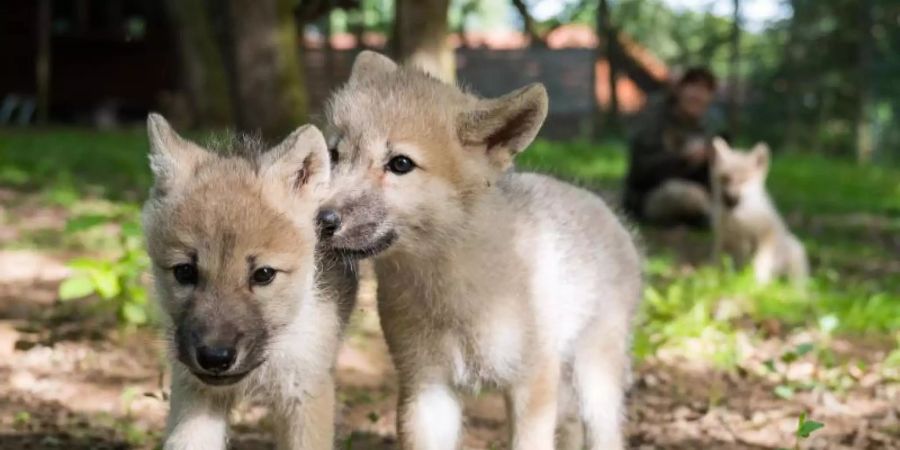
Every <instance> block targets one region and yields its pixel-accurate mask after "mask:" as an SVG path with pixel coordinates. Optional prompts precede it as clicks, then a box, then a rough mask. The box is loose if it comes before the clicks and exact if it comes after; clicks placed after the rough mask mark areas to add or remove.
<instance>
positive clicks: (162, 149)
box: [147, 113, 207, 197]
mask: <svg viewBox="0 0 900 450" xmlns="http://www.w3.org/2000/svg"><path fill="white" fill-rule="evenodd" d="M147 137H148V138H149V140H150V169H151V170H152V171H153V177H154V185H153V194H152V195H154V196H158V197H164V196H165V195H166V193H168V192H169V191H171V190H172V189H174V188H176V187H177V186H178V185H179V184H180V183H182V182H183V181H184V180H185V179H187V178H188V177H190V175H191V173H192V172H193V170H194V168H195V167H196V166H197V165H198V164H200V163H201V162H202V161H203V159H204V158H205V157H206V155H207V152H206V150H203V149H202V148H200V147H199V146H197V145H196V144H194V143H193V142H190V141H188V140H186V139H183V138H182V137H181V136H179V135H178V133H176V132H175V130H174V129H172V126H171V125H169V122H167V121H166V119H165V118H163V116H161V115H159V114H156V113H150V115H148V116H147Z"/></svg>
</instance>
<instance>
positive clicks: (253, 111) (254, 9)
mask: <svg viewBox="0 0 900 450" xmlns="http://www.w3.org/2000/svg"><path fill="white" fill-rule="evenodd" d="M230 6H231V8H230V9H231V11H230V13H231V22H232V26H233V30H232V32H233V36H232V39H233V40H234V71H235V83H236V84H237V90H236V91H237V97H238V104H239V105H240V108H239V110H238V121H237V122H238V128H240V129H242V130H244V131H250V132H254V131H260V132H261V133H262V135H263V136H264V137H266V138H269V139H273V138H280V137H281V136H282V135H283V134H284V133H286V132H288V131H290V130H291V129H293V128H295V127H297V126H299V125H300V124H301V123H303V122H304V121H305V120H306V115H307V98H306V89H305V86H304V83H303V74H302V71H301V68H300V48H299V45H298V44H297V39H298V34H297V26H296V24H295V22H294V14H293V11H292V9H293V2H292V1H291V0H231V1H230Z"/></svg>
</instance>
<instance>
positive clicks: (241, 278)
mask: <svg viewBox="0 0 900 450" xmlns="http://www.w3.org/2000/svg"><path fill="white" fill-rule="evenodd" d="M147 128H148V132H149V137H150V165H151V168H152V169H153V174H154V177H155V184H154V186H153V189H152V191H151V194H150V198H149V200H148V201H147V203H146V204H145V206H144V216H143V220H144V230H145V233H146V236H147V248H148V251H149V254H150V258H151V260H152V262H153V275H154V278H155V283H156V290H157V296H158V299H159V303H160V305H161V309H162V310H163V311H164V313H165V314H164V318H165V320H166V321H167V329H168V335H167V343H168V344H169V345H170V348H171V350H170V354H171V357H172V395H171V410H170V412H169V419H168V429H167V436H166V440H165V444H164V448H166V449H173V450H174V449H183V450H187V449H198V450H199V449H203V450H216V449H224V448H225V446H226V440H227V438H226V434H227V418H228V414H229V411H230V409H231V408H232V406H233V405H234V404H235V403H236V402H238V401H239V400H241V399H242V398H246V397H249V396H255V397H257V398H259V399H262V400H263V401H264V402H266V403H267V404H268V405H269V406H270V410H271V413H272V415H273V417H274V418H275V420H274V421H275V424H276V425H275V429H276V441H277V444H278V448H279V449H285V450H287V449H291V450H300V449H303V450H311V449H315V450H323V449H331V448H332V446H333V435H334V424H333V420H334V410H335V405H334V401H335V399H334V395H335V393H334V380H333V376H332V371H333V368H334V360H335V355H336V354H337V351H338V346H339V342H340V334H341V330H342V329H343V326H344V323H345V321H346V319H347V316H348V315H349V312H350V310H351V309H352V301H353V298H354V294H355V292H354V291H355V286H356V285H355V278H354V277H353V275H352V272H351V269H352V267H345V266H342V265H340V264H337V263H329V262H328V261H326V260H325V259H322V260H319V261H317V259H316V256H317V255H316V253H317V252H316V247H317V232H316V229H315V214H316V210H317V209H318V207H319V203H320V200H321V198H322V195H323V194H324V193H325V189H326V187H327V183H328V179H329V168H328V152H327V147H326V145H325V141H324V138H323V137H322V134H321V133H320V132H319V131H318V130H317V129H316V128H315V127H312V126H304V127H300V128H299V129H297V130H296V131H294V132H293V133H292V134H291V135H290V136H288V137H287V138H286V139H285V140H284V141H283V142H282V143H281V144H279V145H278V146H276V147H274V148H272V149H271V150H268V151H263V150H264V149H263V148H262V147H261V144H259V143H256V142H252V141H249V140H243V141H238V142H236V143H235V144H234V145H235V146H236V147H235V148H234V149H233V150H232V151H231V152H230V153H222V152H211V151H207V150H205V149H203V148H201V147H199V146H197V145H196V144H194V143H192V142H189V141H187V140H184V139H182V138H181V137H179V136H178V135H177V134H176V133H175V131H174V130H172V128H171V127H170V126H169V124H168V123H167V122H166V121H165V119H163V118H162V117H161V116H159V115H156V114H151V115H150V116H149V118H148V120H147Z"/></svg>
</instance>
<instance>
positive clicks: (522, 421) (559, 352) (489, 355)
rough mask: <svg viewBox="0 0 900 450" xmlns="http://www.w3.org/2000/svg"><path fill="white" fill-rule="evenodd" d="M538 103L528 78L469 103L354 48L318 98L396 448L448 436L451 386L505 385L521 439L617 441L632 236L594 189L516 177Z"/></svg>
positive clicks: (326, 210)
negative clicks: (386, 355)
mask: <svg viewBox="0 0 900 450" xmlns="http://www.w3.org/2000/svg"><path fill="white" fill-rule="evenodd" d="M546 114H547V93H546V91H545V90H544V88H543V86H541V85H537V84H535V85H530V86H527V87H525V88H522V89H520V90H517V91H515V92H512V93H510V94H508V95H506V96H503V97H500V98H494V99H482V98H478V97H476V96H474V95H472V94H469V93H466V92H463V91H461V90H460V89H458V88H457V87H455V86H451V85H448V84H444V83H442V82H440V81H438V80H436V79H434V78H432V77H430V76H428V75H426V74H424V73H423V72H421V71H419V70H417V69H414V68H408V67H399V66H397V65H396V64H395V63H394V62H393V61H391V60H390V59H388V58H386V57H384V56H381V55H379V54H376V53H372V52H363V53H361V54H360V55H359V56H358V57H357V59H356V62H355V63H354V66H353V70H352V74H351V77H350V80H349V82H348V83H347V84H346V85H345V86H344V87H343V88H341V89H340V90H339V91H337V92H336V93H335V94H334V97H333V98H332V100H331V103H330V108H329V113H328V117H329V121H330V127H331V135H332V140H331V142H330V144H331V146H330V152H331V157H332V163H333V169H332V186H331V189H332V195H331V196H330V198H329V200H327V201H326V202H325V203H324V206H323V209H322V211H321V212H320V214H319V221H320V222H321V223H322V225H321V229H322V230H323V233H324V234H325V235H327V237H328V243H329V244H330V245H331V246H332V247H333V248H334V249H336V250H338V251H341V252H343V253H344V254H348V255H355V256H374V257H375V258H374V261H375V267H376V272H377V276H378V310H379V314H380V317H381V324H382V328H383V330H384V334H385V337H386V340H387V342H388V346H389V349H390V352H391V355H392V358H393V361H394V364H395V366H396V368H397V371H398V375H399V383H400V398H399V407H398V408H399V410H398V424H397V427H398V434H399V440H400V446H401V448H403V449H456V448H459V446H460V440H461V436H460V435H461V426H462V407H461V403H460V398H459V395H460V394H461V393H463V392H465V391H476V390H478V389H479V388H480V387H481V386H494V387H498V388H500V389H502V390H503V391H504V392H505V394H506V398H507V411H508V416H509V417H510V421H511V422H510V424H511V431H512V433H511V445H512V448H514V449H519V450H541V449H546V450H550V449H553V448H555V447H554V441H555V438H556V429H557V426H558V425H560V426H559V432H560V435H559V438H558V439H559V441H558V443H559V445H560V446H561V447H564V448H582V447H581V442H580V441H581V440H582V437H583V436H582V435H581V434H582V433H581V432H580V430H581V429H582V427H581V423H582V422H583V424H584V429H586V431H587V436H586V437H587V446H588V448H590V449H594V450H600V449H603V450H609V449H618V448H622V446H623V436H622V421H623V391H624V389H625V384H626V378H627V373H628V370H629V358H628V350H629V334H630V333H629V330H630V324H631V318H632V314H633V312H634V310H635V306H636V305H637V304H638V301H639V298H640V296H641V270H640V258H639V255H638V252H637V251H636V249H635V246H634V244H633V243H632V238H631V235H630V234H629V232H628V231H626V229H625V228H624V227H623V226H622V224H621V223H620V222H619V221H618V220H617V218H616V216H615V215H614V214H613V213H612V212H611V211H610V210H609V208H607V206H606V205H605V204H604V203H603V202H602V201H601V200H600V199H599V198H598V197H597V196H595V195H592V194H591V193H590V192H587V191H585V190H582V189H579V188H576V187H574V186H571V185H568V184H565V183H562V182H559V181H556V180H554V179H552V178H548V177H545V176H541V175H536V174H520V173H512V172H511V171H509V170H508V169H510V167H511V166H512V163H513V158H514V157H515V156H516V155H517V154H518V153H519V152H521V151H523V150H524V149H525V147H526V146H527V145H528V144H529V143H531V141H532V140H533V139H534V137H535V135H536V134H537V132H538V129H539V128H540V126H541V124H542V123H543V121H544V118H545V116H546Z"/></svg>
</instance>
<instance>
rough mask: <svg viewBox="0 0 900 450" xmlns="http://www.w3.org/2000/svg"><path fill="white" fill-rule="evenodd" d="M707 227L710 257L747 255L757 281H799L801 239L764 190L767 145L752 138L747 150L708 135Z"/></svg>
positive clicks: (803, 271)
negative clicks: (710, 233) (710, 219)
mask: <svg viewBox="0 0 900 450" xmlns="http://www.w3.org/2000/svg"><path fill="white" fill-rule="evenodd" d="M713 147H714V148H715V155H714V157H713V166H712V171H711V173H712V180H711V181H712V187H713V198H714V203H713V233H714V239H715V243H714V250H713V255H714V257H715V258H716V261H718V260H719V258H721V255H722V252H723V251H724V252H727V253H728V254H729V255H730V256H731V257H732V258H734V260H735V261H736V262H738V263H743V262H745V261H746V260H747V259H748V258H750V260H752V264H753V272H754V275H755V277H756V280H757V282H759V283H761V284H765V283H769V282H770V281H772V280H773V279H774V278H776V277H779V276H786V277H788V278H789V279H790V281H791V282H792V283H794V284H795V285H798V286H801V285H802V284H803V283H804V282H805V281H806V279H807V278H808V276H809V264H808V262H807V259H806V251H805V250H804V249H803V244H801V243H800V241H799V240H798V239H797V238H796V237H795V236H794V235H793V234H791V232H790V230H788V228H787V225H785V223H784V221H783V220H782V219H781V216H780V215H779V214H778V211H777V210H776V209H775V205H774V203H773V202H772V199H771V198H770V197H769V194H768V193H766V186H765V183H766V175H767V174H768V172H769V147H768V146H767V145H766V144H764V143H759V144H756V146H755V147H753V149H752V150H751V151H749V152H741V151H737V150H734V149H732V148H731V147H730V146H729V145H728V143H727V142H725V140H724V139H722V138H719V137H717V138H715V139H713Z"/></svg>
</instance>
